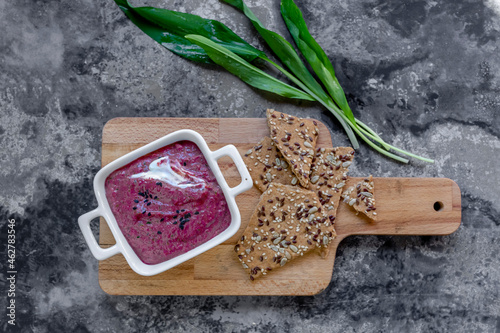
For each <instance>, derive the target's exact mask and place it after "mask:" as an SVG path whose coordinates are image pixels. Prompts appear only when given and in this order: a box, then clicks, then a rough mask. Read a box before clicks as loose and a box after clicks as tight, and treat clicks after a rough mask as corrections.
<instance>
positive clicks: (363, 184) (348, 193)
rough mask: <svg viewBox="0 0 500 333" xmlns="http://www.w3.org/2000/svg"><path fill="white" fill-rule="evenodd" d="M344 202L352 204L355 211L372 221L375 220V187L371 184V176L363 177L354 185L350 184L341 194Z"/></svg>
mask: <svg viewBox="0 0 500 333" xmlns="http://www.w3.org/2000/svg"><path fill="white" fill-rule="evenodd" d="M342 198H344V202H345V203H346V204H348V205H349V206H352V207H353V208H354V209H355V210H356V212H362V213H363V214H365V215H366V216H368V217H369V218H370V219H371V220H372V221H376V220H377V212H375V210H376V206H375V187H374V186H373V178H372V176H371V175H370V177H368V178H365V179H363V180H362V181H360V182H359V183H357V184H356V185H355V186H351V187H349V188H348V189H346V190H345V191H344V193H343V194H342Z"/></svg>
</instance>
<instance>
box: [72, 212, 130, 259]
mask: <svg viewBox="0 0 500 333" xmlns="http://www.w3.org/2000/svg"><path fill="white" fill-rule="evenodd" d="M101 216H103V215H102V212H101V208H100V207H97V208H96V209H94V210H92V211H90V212H88V213H85V214H83V215H82V216H80V217H79V218H78V224H79V225H80V229H81V230H82V233H83V237H84V238H85V241H86V242H87V245H88V246H89V248H90V251H91V252H92V254H93V255H94V257H95V258H96V259H97V260H104V259H107V258H109V257H111V256H114V255H115V254H118V253H120V252H121V251H120V247H119V246H118V244H115V245H113V246H111V247H108V248H102V247H101V246H99V244H98V243H97V241H96V239H95V237H94V234H93V233H92V229H90V222H91V221H92V220H93V219H95V218H97V217H101Z"/></svg>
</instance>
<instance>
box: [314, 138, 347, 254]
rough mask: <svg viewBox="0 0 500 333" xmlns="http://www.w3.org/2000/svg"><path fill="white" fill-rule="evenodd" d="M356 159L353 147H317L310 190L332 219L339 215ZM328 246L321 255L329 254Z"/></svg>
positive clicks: (333, 220)
mask: <svg viewBox="0 0 500 333" xmlns="http://www.w3.org/2000/svg"><path fill="white" fill-rule="evenodd" d="M353 160H354V149H352V148H351V147H336V148H317V149H316V154H315V155H314V159H313V161H312V164H311V176H310V180H309V190H311V191H313V192H314V193H316V194H317V195H318V197H319V200H320V203H321V205H322V206H323V209H324V211H325V212H326V213H327V214H328V217H329V219H330V220H331V221H332V225H331V227H330V228H332V229H333V223H334V222H335V218H336V216H337V208H338V206H339V203H340V196H341V194H342V190H343V188H344V186H345V184H346V181H347V172H348V171H349V166H350V165H351V163H352V161H353ZM328 252H329V251H328V248H325V249H322V251H321V255H322V256H323V257H326V256H327V255H328Z"/></svg>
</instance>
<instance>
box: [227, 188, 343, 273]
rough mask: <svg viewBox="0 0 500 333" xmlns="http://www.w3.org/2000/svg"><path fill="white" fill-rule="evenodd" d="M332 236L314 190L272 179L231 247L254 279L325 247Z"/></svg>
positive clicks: (328, 223)
mask: <svg viewBox="0 0 500 333" xmlns="http://www.w3.org/2000/svg"><path fill="white" fill-rule="evenodd" d="M328 229H330V230H331V231H327V230H328ZM335 236H336V233H335V230H333V229H332V228H331V222H330V220H329V219H328V217H327V215H326V214H325V213H324V212H323V211H322V208H321V205H320V203H319V199H318V196H317V195H316V194H315V193H313V192H311V191H308V190H305V189H302V188H300V187H298V186H287V185H282V184H275V183H271V184H269V187H268V188H267V190H266V191H265V192H264V193H262V195H261V197H260V201H259V203H258V205H257V208H256V209H255V211H254V213H253V214H252V217H251V218H250V222H249V224H248V227H247V228H246V229H245V231H244V233H243V236H241V239H240V240H239V241H238V243H237V244H236V245H235V247H234V251H235V252H236V253H237V255H238V259H239V260H240V262H241V264H242V265H243V268H244V269H245V270H247V271H248V273H249V274H250V280H254V279H256V278H258V277H260V276H262V275H267V274H268V273H269V272H270V271H272V270H274V269H278V268H280V267H282V266H285V265H286V264H287V263H288V262H290V261H291V260H293V259H294V258H297V257H299V256H303V255H304V254H305V253H308V252H310V251H312V250H314V249H315V248H322V247H326V246H327V245H328V244H329V243H331V241H332V240H333V238H334V237H335Z"/></svg>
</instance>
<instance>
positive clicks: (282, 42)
mask: <svg viewBox="0 0 500 333" xmlns="http://www.w3.org/2000/svg"><path fill="white" fill-rule="evenodd" d="M223 1H224V2H226V3H228V4H230V5H232V6H234V7H236V8H237V9H239V10H241V11H242V12H243V14H245V16H246V17H247V18H248V19H249V20H250V21H251V22H252V24H253V26H254V27H255V29H256V30H257V31H258V33H259V34H260V35H261V36H262V38H263V39H264V40H265V42H266V43H267V45H268V46H269V47H270V48H271V50H273V52H274V53H275V54H276V56H277V57H278V58H279V59H280V61H281V62H282V63H283V64H285V66H286V67H288V69H289V70H290V71H291V72H292V73H293V74H294V75H295V76H296V77H297V78H298V79H299V80H300V81H302V82H303V83H304V84H305V85H306V86H307V87H308V88H309V89H310V90H311V91H313V92H314V93H315V94H316V95H317V96H318V97H319V98H321V99H324V100H328V99H329V97H328V95H327V94H326V93H325V91H324V90H323V88H322V87H321V85H320V84H319V83H318V82H317V81H316V80H315V79H314V77H313V76H312V75H311V73H310V72H309V71H308V70H307V68H306V66H305V65H304V63H303V62H302V60H301V59H300V57H299V55H298V54H297V52H295V49H294V48H293V46H292V45H291V44H290V43H289V42H288V41H287V40H286V39H285V38H283V37H282V36H281V35H279V34H278V33H276V32H274V31H271V30H268V29H266V28H265V27H264V25H263V24H262V23H261V22H260V21H259V19H258V18H257V17H256V16H255V14H254V13H253V12H252V11H251V10H250V8H248V7H247V5H245V3H244V2H243V1H242V0H223ZM265 60H267V59H265Z"/></svg>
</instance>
